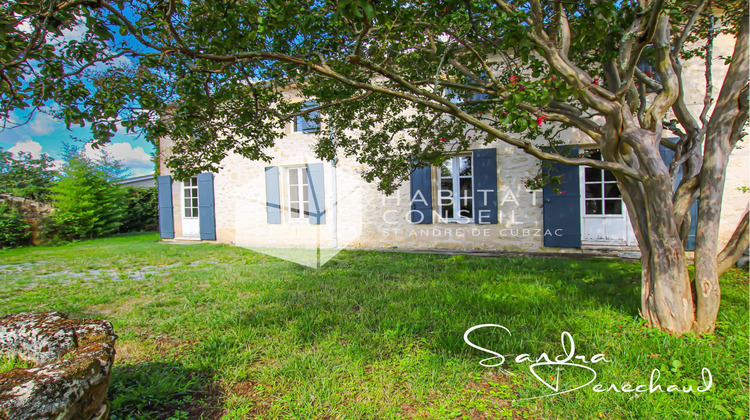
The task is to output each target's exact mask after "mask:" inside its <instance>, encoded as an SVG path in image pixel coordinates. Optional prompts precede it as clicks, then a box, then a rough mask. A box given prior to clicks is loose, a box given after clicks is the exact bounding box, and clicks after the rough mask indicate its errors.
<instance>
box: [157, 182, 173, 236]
mask: <svg viewBox="0 0 750 420" xmlns="http://www.w3.org/2000/svg"><path fill="white" fill-rule="evenodd" d="M156 187H157V190H158V193H157V196H158V197H157V199H158V202H159V204H158V205H159V235H160V236H161V237H162V238H164V239H172V238H174V220H173V218H174V214H173V213H172V211H173V210H172V177H170V176H169V175H163V176H159V177H156Z"/></svg>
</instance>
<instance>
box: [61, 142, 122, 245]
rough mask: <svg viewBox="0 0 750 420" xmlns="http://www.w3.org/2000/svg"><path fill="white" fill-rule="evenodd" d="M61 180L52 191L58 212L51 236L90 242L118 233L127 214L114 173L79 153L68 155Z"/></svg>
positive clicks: (69, 153)
mask: <svg viewBox="0 0 750 420" xmlns="http://www.w3.org/2000/svg"><path fill="white" fill-rule="evenodd" d="M66 159H67V160H66V162H65V165H64V166H63V170H62V172H61V175H60V180H59V181H58V182H57V184H55V186H54V187H53V188H52V193H53V194H52V198H53V202H54V206H55V211H54V212H53V213H52V215H51V216H50V220H49V221H48V222H47V223H48V226H47V232H48V233H47V235H48V236H51V237H57V238H59V239H63V240H73V239H89V238H96V237H99V236H104V235H108V234H112V233H116V232H117V231H118V229H119V227H120V225H121V224H122V221H123V218H124V215H125V210H124V207H123V204H124V202H125V200H124V191H123V190H122V189H120V188H119V187H117V186H116V185H114V184H113V183H112V180H111V179H110V178H111V173H110V172H108V171H107V170H106V169H103V168H102V166H101V165H100V164H99V163H97V162H96V161H93V160H91V159H90V158H88V157H86V155H85V154H84V153H83V152H81V151H79V152H77V153H72V152H70V151H69V152H68V154H67V157H66Z"/></svg>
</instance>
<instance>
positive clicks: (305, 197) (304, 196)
mask: <svg viewBox="0 0 750 420" xmlns="http://www.w3.org/2000/svg"><path fill="white" fill-rule="evenodd" d="M309 189H310V188H309V187H308V186H307V185H303V186H302V201H310V199H309V198H308V191H309Z"/></svg>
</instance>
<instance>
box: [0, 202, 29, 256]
mask: <svg viewBox="0 0 750 420" xmlns="http://www.w3.org/2000/svg"><path fill="white" fill-rule="evenodd" d="M30 239H31V229H29V225H28V224H27V223H26V222H25V221H24V218H23V215H22V214H21V212H20V211H18V209H16V208H15V207H13V206H10V205H8V204H6V203H0V248H13V247H17V246H21V245H28V244H29V243H30Z"/></svg>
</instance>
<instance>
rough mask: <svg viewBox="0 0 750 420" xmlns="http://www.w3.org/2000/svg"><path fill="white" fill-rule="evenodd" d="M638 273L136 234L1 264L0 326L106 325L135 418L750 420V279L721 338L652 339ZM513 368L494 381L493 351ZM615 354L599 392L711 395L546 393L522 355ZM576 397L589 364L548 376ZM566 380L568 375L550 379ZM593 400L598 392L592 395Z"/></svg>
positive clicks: (9, 253) (124, 402)
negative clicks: (701, 387) (330, 255)
mask: <svg viewBox="0 0 750 420" xmlns="http://www.w3.org/2000/svg"><path fill="white" fill-rule="evenodd" d="M639 270H640V266H639V265H638V264H637V263H633V262H629V261H619V260H605V259H589V260H578V259H564V258H552V259H541V258H475V257H466V256H453V257H448V256H439V255H424V254H420V255H414V254H402V253H386V252H369V251H344V252H342V253H341V254H339V255H338V256H336V258H334V259H333V260H332V261H330V262H329V263H328V264H326V265H325V266H323V267H322V268H321V269H317V270H315V269H308V268H304V267H301V266H298V265H295V264H293V263H289V262H286V261H282V260H278V259H275V258H272V257H267V256H264V255H262V254H257V253H254V252H251V251H248V250H245V249H242V248H233V247H229V246H223V245H209V244H200V245H191V246H181V245H168V244H162V243H159V242H158V237H157V236H156V235H129V236H121V237H115V238H108V239H101V240H95V241H87V242H80V243H76V244H69V245H65V246H59V247H39V248H24V249H15V250H6V251H0V284H2V287H0V314H5V313H11V312H19V311H52V310H57V311H62V312H66V313H69V314H72V315H73V316H76V317H96V318H104V319H107V320H109V321H111V322H112V323H113V325H114V327H115V331H116V332H117V334H118V335H119V339H118V341H117V361H116V364H115V368H114V370H113V376H112V383H111V386H110V401H111V402H112V410H113V415H112V418H114V419H124V418H155V419H180V418H201V417H203V418H225V419H245V418H268V419H275V418H342V419H350V418H351V419H355V418H356V419H360V418H373V419H375V418H377V419H388V418H434V419H444V418H469V419H481V418H544V419H557V418H559V419H567V418H607V419H641V418H657V417H658V418H665V419H669V418H674V419H682V418H747V415H748V276H747V272H743V271H739V270H735V269H733V270H732V271H730V272H729V273H727V274H725V275H724V276H723V277H722V279H721V285H722V307H721V311H720V313H719V320H718V322H717V328H716V332H715V333H714V334H712V335H705V336H701V337H696V336H690V335H689V336H686V337H682V338H676V337H672V336H669V335H666V334H663V333H661V332H659V331H656V330H653V329H648V328H646V327H644V325H643V323H642V321H641V320H640V319H639V317H638V307H639V302H640V291H639V283H640V279H639ZM485 323H492V324H501V325H503V326H505V327H507V328H508V329H509V330H510V332H511V335H510V336H509V335H508V334H507V333H501V331H499V330H497V329H495V330H494V331H490V330H489V329H484V330H480V331H476V332H474V333H472V335H471V340H472V341H473V342H474V343H477V344H479V345H481V346H482V347H485V348H487V349H490V350H495V351H497V352H498V353H502V354H505V355H512V356H508V357H507V361H506V363H505V364H504V365H503V368H505V369H507V370H509V371H510V372H511V373H512V375H506V374H504V373H502V372H501V371H499V370H498V369H496V368H485V367H482V366H480V364H479V361H480V360H482V359H486V358H488V357H491V355H490V354H487V353H484V352H480V351H478V350H475V349H472V348H470V347H469V346H468V345H467V344H466V343H464V341H463V334H464V332H465V331H466V330H467V329H468V328H470V327H471V326H473V325H477V324H485ZM563 331H568V332H570V333H571V334H572V336H573V337H574V339H575V345H576V350H575V352H576V354H578V355H586V357H587V358H591V357H592V356H593V355H594V354H597V353H602V354H604V355H605V358H606V359H607V360H608V361H609V362H606V363H598V364H596V365H590V366H592V367H593V368H594V369H595V370H596V372H597V374H598V377H597V378H596V381H595V382H594V384H596V383H600V384H603V385H604V386H606V387H608V386H610V385H611V384H615V385H616V386H617V387H618V388H621V387H622V385H623V384H624V383H629V384H631V385H632V386H633V387H634V386H636V385H638V384H643V383H645V384H648V381H649V376H650V375H651V372H652V370H653V369H659V370H660V372H661V377H660V379H659V381H658V383H659V384H663V385H664V388H666V386H667V385H670V384H678V385H681V386H688V385H693V386H695V385H696V384H697V383H699V381H700V380H701V370H702V368H704V367H705V368H708V369H709V370H710V372H711V374H712V377H713V387H712V388H711V389H710V390H709V391H708V392H704V393H697V392H694V393H689V394H685V393H682V392H677V393H675V392H673V393H660V392H656V393H634V392H630V393H617V392H606V393H597V392H594V391H593V390H592V389H591V386H589V387H586V388H583V389H579V390H577V391H574V392H570V393H566V394H562V395H558V396H554V397H549V398H541V399H526V400H521V401H518V400H520V399H524V398H531V397H535V396H540V395H544V394H546V393H549V392H551V391H550V390H549V389H547V388H546V387H545V386H544V385H542V384H541V383H540V382H539V381H538V380H536V379H535V378H534V377H533V376H532V375H531V374H530V373H529V365H530V363H520V364H517V363H515V362H514V361H513V358H514V357H515V356H516V355H519V354H524V353H526V354H530V355H532V356H533V357H534V358H536V357H538V355H539V354H541V353H542V352H546V353H548V354H549V355H550V357H551V358H552V357H554V356H557V355H559V354H562V348H561V343H560V340H561V338H560V335H561V333H562V332H563ZM537 372H539V373H540V376H541V377H542V378H543V379H545V380H547V381H549V382H554V381H555V380H556V379H557V378H559V380H560V381H561V383H562V384H563V387H568V388H572V387H574V386H576V385H575V384H584V383H586V382H587V381H588V378H589V376H590V374H589V373H587V371H585V370H584V369H580V368H572V367H568V368H565V369H564V370H563V371H562V372H561V373H558V372H557V370H556V369H554V368H549V367H547V368H545V367H539V368H537ZM553 377H557V378H556V379H552V378H553ZM592 385H593V384H592Z"/></svg>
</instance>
